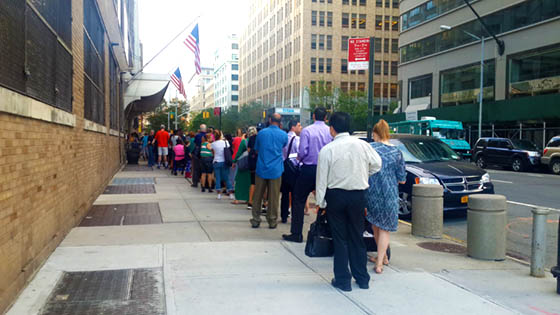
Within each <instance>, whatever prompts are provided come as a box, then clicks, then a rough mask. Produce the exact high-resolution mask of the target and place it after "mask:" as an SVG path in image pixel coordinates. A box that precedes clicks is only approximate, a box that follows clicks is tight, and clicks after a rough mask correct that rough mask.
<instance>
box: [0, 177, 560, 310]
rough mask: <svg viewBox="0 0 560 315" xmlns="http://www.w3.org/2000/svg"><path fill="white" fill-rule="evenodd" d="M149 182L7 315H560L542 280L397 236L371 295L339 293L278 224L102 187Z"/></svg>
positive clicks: (185, 193)
mask: <svg viewBox="0 0 560 315" xmlns="http://www.w3.org/2000/svg"><path fill="white" fill-rule="evenodd" d="M126 179H130V182H129V181H128V180H126ZM151 180H153V182H154V184H153V185H154V187H155V193H141V194H103V195H100V196H99V198H98V199H97V201H96V202H95V204H94V207H93V208H94V209H92V211H91V212H90V214H88V216H87V217H86V218H85V219H84V220H92V219H95V216H97V215H98V214H100V213H101V214H102V215H103V216H122V217H120V220H107V222H109V221H110V222H113V223H112V224H115V225H104V226H79V227H76V228H74V229H73V230H72V231H71V232H70V233H69V234H68V235H67V237H66V238H65V239H64V241H63V242H62V243H61V244H60V246H59V247H58V248H57V249H56V251H55V252H54V253H53V254H52V255H51V257H50V258H49V259H48V260H47V262H46V263H45V265H44V266H43V267H42V268H41V270H40V271H39V272H38V273H37V275H36V276H35V278H34V279H33V280H32V281H31V282H30V283H29V285H28V286H27V288H26V289H25V290H24V292H23V293H22V294H21V295H20V297H19V298H18V300H17V301H16V303H15V304H14V305H13V307H12V308H11V309H10V310H9V311H8V314H10V315H11V314H16V315H21V314H63V312H66V313H68V314H81V313H86V311H85V310H88V311H89V313H87V314H96V313H100V312H104V313H106V314H123V313H124V312H123V310H125V312H127V313H134V314H387V313H393V314H394V313H396V314H401V313H411V314H449V313H453V314H510V313H523V314H555V313H560V296H558V295H557V294H556V293H555V287H556V282H555V280H554V279H553V278H552V277H550V276H548V275H547V277H546V278H544V279H536V278H531V277H530V276H529V268H528V267H527V266H525V265H521V264H518V263H516V262H514V261H510V260H506V261H503V262H487V261H478V260H474V259H471V258H468V257H466V256H465V254H464V253H463V252H462V251H463V250H464V248H461V247H460V246H458V245H457V244H453V243H451V242H450V241H446V240H438V241H433V240H426V239H420V238H416V237H413V236H411V235H410V227H408V226H406V225H401V226H400V227H399V232H397V233H394V234H392V239H391V248H392V255H393V257H392V260H391V264H390V265H389V266H387V267H386V268H385V272H384V273H383V274H381V275H377V274H374V273H373V272H372V267H373V265H372V264H369V266H368V267H369V271H370V273H371V276H372V282H371V283H370V289H369V290H361V289H359V288H358V287H357V285H355V284H353V291H352V292H348V293H347V292H342V291H340V290H337V289H334V288H333V287H332V286H331V285H330V280H331V278H332V277H333V275H332V258H309V257H307V256H305V255H304V246H305V245H304V244H295V243H287V242H282V241H281V234H283V233H287V232H288V231H289V224H279V225H278V227H279V228H278V229H276V230H270V229H268V228H267V227H261V228H260V229H252V228H251V227H250V224H249V218H250V211H248V210H247V209H246V207H245V206H241V205H232V204H230V201H229V200H226V199H224V200H216V195H215V194H209V193H201V192H200V191H199V190H198V189H195V188H191V187H190V185H189V183H188V182H187V181H185V180H184V179H183V178H181V177H180V176H179V177H175V176H171V175H169V172H167V171H164V170H154V171H150V170H149V169H148V171H146V172H136V171H126V168H125V171H122V172H120V173H119V174H117V175H116V176H115V181H113V184H114V185H127V184H129V183H132V184H142V185H146V184H148V185H149V183H150V181H151ZM113 184H112V185H113ZM148 203H151V204H152V206H153V203H157V206H158V207H159V215H160V217H158V216H157V215H156V216H155V217H156V218H157V219H158V220H159V221H157V220H156V221H157V222H156V221H153V222H149V223H150V224H134V225H128V224H127V223H126V222H140V223H146V222H147V221H149V220H153V218H154V216H153V213H151V214H150V215H151V216H147V214H146V213H148V212H147V211H148V210H146V209H145V208H144V206H145V205H146V204H148ZM131 204H132V205H135V207H131V206H128V208H127V209H128V210H126V211H125V210H122V207H123V206H125V205H131ZM96 209H98V210H99V212H95V211H94V210H96ZM130 209H132V210H130ZM150 211H152V212H153V210H150ZM156 214H157V213H156ZM129 218H131V219H130V220H129ZM159 218H160V219H159ZM117 219H118V217H117ZM312 219H313V218H312V216H310V217H306V220H307V221H308V222H306V230H307V225H308V224H309V223H310V221H312ZM143 220H144V221H143ZM101 221H103V220H101ZM101 221H100V222H101ZM115 222H117V223H115ZM425 248H433V249H442V250H448V251H452V252H455V253H449V252H442V251H437V250H429V249H425ZM117 271H122V272H120V273H119V272H117ZM140 271H142V272H140ZM123 275H124V276H123ZM121 276H122V277H121ZM94 280H95V281H94ZM97 280H99V281H97ZM121 280H122V281H121ZM104 281H105V282H104ZM119 281H121V282H119ZM108 283H109V284H108ZM120 284H122V285H121V287H122V290H120V291H119V290H115V292H116V293H115V294H113V293H112V292H113V291H111V290H113V289H114V288H120V287H119V285H120ZM92 309H93V310H99V311H98V312H96V311H92Z"/></svg>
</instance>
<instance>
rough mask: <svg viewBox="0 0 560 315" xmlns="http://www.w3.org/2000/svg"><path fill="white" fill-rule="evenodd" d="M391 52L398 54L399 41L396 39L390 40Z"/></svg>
mask: <svg viewBox="0 0 560 315" xmlns="http://www.w3.org/2000/svg"><path fill="white" fill-rule="evenodd" d="M391 52H392V53H398V52H399V40H398V39H391Z"/></svg>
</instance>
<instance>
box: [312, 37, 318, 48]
mask: <svg viewBox="0 0 560 315" xmlns="http://www.w3.org/2000/svg"><path fill="white" fill-rule="evenodd" d="M311 49H313V50H314V49H317V34H311Z"/></svg>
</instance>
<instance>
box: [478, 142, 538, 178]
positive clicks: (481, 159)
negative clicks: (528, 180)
mask: <svg viewBox="0 0 560 315" xmlns="http://www.w3.org/2000/svg"><path fill="white" fill-rule="evenodd" d="M472 151H473V152H472V160H473V162H475V163H476V165H478V166H479V167H481V168H485V167H487V166H488V165H497V166H505V167H511V168H512V169H513V170H514V171H516V172H521V171H524V170H526V169H528V168H530V167H534V166H537V165H539V164H540V161H541V152H540V150H539V149H538V148H537V146H536V145H535V144H534V143H533V142H531V141H528V140H510V139H507V138H480V139H478V141H477V142H476V144H475V145H474V148H473V150H472Z"/></svg>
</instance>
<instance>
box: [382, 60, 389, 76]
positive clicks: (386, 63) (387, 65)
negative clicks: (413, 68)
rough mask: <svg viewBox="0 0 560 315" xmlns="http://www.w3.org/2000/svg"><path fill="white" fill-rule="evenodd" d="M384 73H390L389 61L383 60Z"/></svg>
mask: <svg viewBox="0 0 560 315" xmlns="http://www.w3.org/2000/svg"><path fill="white" fill-rule="evenodd" d="M383 74H384V75H388V74H389V61H383Z"/></svg>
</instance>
